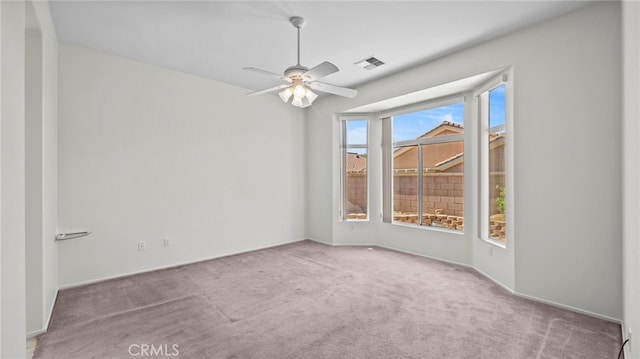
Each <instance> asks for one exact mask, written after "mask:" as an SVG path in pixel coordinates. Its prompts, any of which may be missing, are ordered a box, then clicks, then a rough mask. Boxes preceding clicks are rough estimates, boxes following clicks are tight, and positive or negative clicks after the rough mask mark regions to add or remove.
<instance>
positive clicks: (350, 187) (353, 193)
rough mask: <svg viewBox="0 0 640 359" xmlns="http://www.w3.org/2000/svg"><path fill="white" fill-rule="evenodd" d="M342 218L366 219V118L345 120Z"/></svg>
mask: <svg viewBox="0 0 640 359" xmlns="http://www.w3.org/2000/svg"><path fill="white" fill-rule="evenodd" d="M344 130H345V139H346V143H345V149H346V151H345V152H344V156H345V159H344V166H345V168H344V169H343V175H344V198H343V199H342V200H343V211H344V217H343V218H344V219H346V220H353V219H367V218H368V217H367V209H368V206H367V204H368V203H367V202H368V183H367V167H368V158H367V131H368V121H367V120H360V119H356V120H346V121H345V126H344Z"/></svg>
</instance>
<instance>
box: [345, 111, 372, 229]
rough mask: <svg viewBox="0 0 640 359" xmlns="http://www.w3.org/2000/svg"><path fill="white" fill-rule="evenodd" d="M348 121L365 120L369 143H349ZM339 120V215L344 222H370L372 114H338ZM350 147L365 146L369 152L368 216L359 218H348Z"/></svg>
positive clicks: (367, 175) (367, 176)
mask: <svg viewBox="0 0 640 359" xmlns="http://www.w3.org/2000/svg"><path fill="white" fill-rule="evenodd" d="M348 121H365V123H366V125H367V139H366V141H367V143H365V144H353V145H350V144H348V143H347V122H348ZM338 122H339V124H340V130H339V131H340V144H339V147H340V151H339V152H340V200H339V206H338V207H339V208H338V216H339V220H340V221H344V222H368V221H370V220H371V198H370V197H371V196H370V193H369V192H370V191H369V190H370V188H371V178H370V176H371V171H370V170H369V167H370V152H371V151H370V149H369V143H370V142H371V115H369V114H367V115H356V114H350V115H340V116H338ZM349 148H363V149H365V150H366V152H367V173H366V181H367V187H366V190H365V193H366V196H367V208H366V215H367V216H366V218H364V219H358V218H348V213H347V170H346V165H347V152H348V149H349Z"/></svg>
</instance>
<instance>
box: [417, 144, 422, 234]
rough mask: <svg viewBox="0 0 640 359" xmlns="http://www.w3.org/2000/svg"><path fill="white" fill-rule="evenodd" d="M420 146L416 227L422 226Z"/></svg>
mask: <svg viewBox="0 0 640 359" xmlns="http://www.w3.org/2000/svg"><path fill="white" fill-rule="evenodd" d="M422 172H423V170H422V144H418V186H417V192H418V193H417V195H418V225H419V226H421V225H422V183H423V182H422Z"/></svg>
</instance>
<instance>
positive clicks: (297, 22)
mask: <svg viewBox="0 0 640 359" xmlns="http://www.w3.org/2000/svg"><path fill="white" fill-rule="evenodd" d="M0 1H2V0H0ZM289 22H290V23H291V25H293V27H295V28H296V30H297V32H298V39H297V40H298V46H297V50H298V52H297V60H298V62H297V63H296V64H295V65H293V66H289V67H288V68H286V69H285V70H284V76H282V75H279V74H276V73H274V72H270V71H266V70H260V69H257V68H254V67H245V68H244V69H245V70H249V71H253V72H258V73H261V74H265V75H269V76H271V77H277V78H279V79H280V80H284V81H286V82H287V84H283V85H280V86H274V87H271V88H268V89H265V90H260V91H254V92H251V93H248V94H247V96H256V95H262V94H265V93H269V92H276V91H280V92H279V93H278V95H279V96H280V99H282V101H284V102H285V103H288V102H289V100H290V99H291V98H292V97H293V100H292V101H291V105H293V106H296V107H299V108H306V107H308V106H311V103H313V101H315V100H316V99H317V98H318V95H317V94H315V93H314V92H313V91H311V89H312V88H313V89H315V90H316V91H320V92H325V93H330V94H334V95H338V96H344V97H349V98H353V97H354V96H355V95H356V94H357V93H358V92H357V91H356V90H352V89H348V88H345V87H340V86H334V85H330V84H326V83H321V82H316V80H318V79H320V78H323V77H325V76H328V75H331V74H334V73H336V72H338V71H339V70H338V67H337V66H336V65H334V64H332V63H330V62H329V61H325V62H323V63H321V64H319V65H317V66H315V67H312V68H311V69H309V68H308V67H306V66H302V65H301V64H300V29H301V28H302V27H303V26H304V24H305V20H304V19H303V18H301V17H299V16H293V17H291V18H289Z"/></svg>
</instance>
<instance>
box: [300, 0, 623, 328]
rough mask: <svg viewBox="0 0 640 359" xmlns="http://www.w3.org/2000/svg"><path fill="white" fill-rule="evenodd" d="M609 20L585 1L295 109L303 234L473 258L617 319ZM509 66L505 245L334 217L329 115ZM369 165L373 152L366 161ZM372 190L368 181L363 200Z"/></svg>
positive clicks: (501, 274) (610, 6) (616, 64)
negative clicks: (509, 187) (348, 93)
mask: <svg viewBox="0 0 640 359" xmlns="http://www.w3.org/2000/svg"><path fill="white" fill-rule="evenodd" d="M619 24H620V4H619V3H596V4H593V5H590V6H587V7H585V8H583V9H581V10H578V11H577V12H574V13H571V14H568V15H565V16H562V17H558V18H555V19H552V20H549V21H547V22H544V23H541V24H539V25H536V26H533V27H530V28H527V29H524V30H522V31H518V32H515V33H513V34H510V35H508V36H505V37H502V38H499V39H496V40H493V41H490V42H487V43H484V44H481V45H479V46H476V47H473V48H471V49H468V50H465V51H461V52H459V53H456V54H453V55H450V56H446V57H444V58H441V59H438V60H435V61H432V62H430V63H427V64H425V65H423V66H419V67H416V68H413V69H410V70H407V71H404V72H401V73H398V74H396V75H393V76H390V77H387V78H385V79H382V80H379V81H375V82H373V83H370V84H367V85H365V86H362V87H361V88H360V89H359V90H360V93H359V95H358V96H357V97H356V98H355V99H353V100H348V99H343V98H337V97H328V98H324V99H320V100H318V101H317V105H314V108H312V109H310V110H308V111H307V112H306V117H307V121H308V123H307V139H308V143H309V150H308V152H307V163H309V164H313V166H309V167H307V177H308V179H309V182H308V186H309V187H308V190H307V198H308V203H307V210H308V212H309V222H310V223H309V224H308V236H309V237H310V238H313V239H317V240H322V241H324V242H328V243H334V244H341V243H350V242H358V241H363V240H364V237H366V240H367V241H368V242H372V241H375V242H377V243H378V244H381V245H385V246H390V247H394V248H397V249H401V250H406V251H411V252H416V253H420V254H423V255H428V256H435V257H438V258H441V259H444V260H449V261H454V262H459V263H463V264H467V265H473V266H475V267H476V268H477V269H479V270H481V271H482V272H484V273H486V274H488V275H489V276H491V277H493V278H494V279H496V280H498V281H500V282H501V283H502V284H503V285H505V286H506V287H509V288H511V289H513V290H514V291H516V292H517V293H519V294H521V295H525V296H529V297H532V298H537V299H540V300H544V301H549V302H552V303H556V304H559V305H562V306H566V307H571V308H574V309H576V310H580V311H584V312H589V313H592V314H596V315H599V316H602V317H607V318H612V319H620V318H622V298H621V292H622V283H621V268H620V264H619V263H620V262H621V260H622V257H621V240H620V238H621V229H620V227H621V224H622V223H621V220H620V217H621V214H622V213H621V208H620V207H621V206H620V201H621V188H620V183H621V176H620V173H621V165H620V155H621V153H620V147H619V143H620V140H621V134H620V125H621V121H620V117H621V113H620V102H619V98H620V94H621V93H620V86H619V83H620V79H621V73H620V61H621V58H620V52H621V48H620V25H619ZM510 65H513V69H514V81H513V87H514V88H513V91H514V103H515V105H514V106H515V107H514V143H515V147H514V151H515V158H514V161H515V194H514V197H515V214H516V217H515V223H514V229H515V233H514V235H513V238H512V239H511V240H510V242H509V246H508V249H507V250H506V251H503V252H501V251H500V250H494V254H493V256H492V257H489V251H488V250H487V247H486V245H476V244H477V243H482V242H478V240H477V239H476V236H475V235H474V234H475V233H477V230H475V229H473V228H465V234H464V235H457V234H450V233H444V232H439V231H428V230H424V229H418V228H407V227H400V226H395V225H389V224H382V223H380V220H379V217H378V216H379V214H378V213H372V214H371V218H372V220H371V221H370V222H368V223H358V224H357V225H358V226H359V227H361V229H360V230H358V227H356V230H355V231H354V230H353V229H352V228H351V226H350V224H345V223H340V222H339V221H338V220H337V219H338V215H337V207H338V206H337V203H338V198H337V193H338V188H339V186H338V184H339V174H338V173H337V169H338V168H339V164H338V163H339V162H338V159H339V156H338V138H337V135H336V134H337V132H336V128H337V124H336V121H334V120H332V116H333V115H334V114H336V113H340V112H342V111H345V110H348V109H351V108H356V107H359V106H362V105H366V104H369V103H374V102H377V101H380V100H384V99H387V98H392V97H396V96H399V95H403V94H407V93H411V92H414V91H418V90H422V89H425V88H429V87H433V86H436V85H439V84H442V83H447V82H450V81H454V80H458V79H462V78H466V77H469V76H472V75H476V74H480V73H484V72H487V71H492V70H496V69H501V68H505V67H507V66H510ZM372 126H379V123H376V122H373V123H372ZM379 142H380V140H379V138H377V139H372V141H371V144H372V146H378V144H379ZM329 146H331V148H329ZM379 160H380V157H377V158H375V152H374V151H372V154H371V157H370V161H379ZM471 185H472V183H470V182H466V183H465V186H466V187H465V188H466V189H465V202H466V203H465V212H466V213H467V216H470V215H473V214H474V213H475V211H474V210H473V208H474V207H473V206H471V207H469V206H468V204H471V203H474V201H475V199H474V198H473V197H470V196H471V191H469V190H468V189H469V188H470V186H471ZM380 191H381V189H380V187H379V186H378V188H372V190H371V191H370V194H371V199H370V200H371V201H372V202H379V201H380ZM328 193H332V194H333V195H332V196H328V195H327V194H328ZM328 211H330V212H328ZM327 213H329V214H327Z"/></svg>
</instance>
